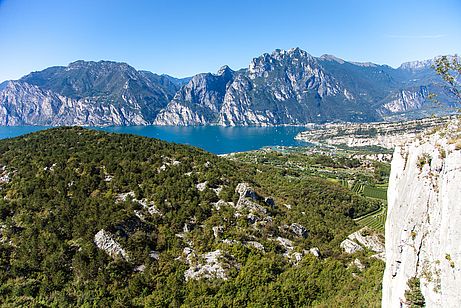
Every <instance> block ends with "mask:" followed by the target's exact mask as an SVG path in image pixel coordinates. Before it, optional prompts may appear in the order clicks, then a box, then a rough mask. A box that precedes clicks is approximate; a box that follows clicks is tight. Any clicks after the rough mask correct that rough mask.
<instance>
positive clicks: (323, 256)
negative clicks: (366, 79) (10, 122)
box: [0, 127, 384, 307]
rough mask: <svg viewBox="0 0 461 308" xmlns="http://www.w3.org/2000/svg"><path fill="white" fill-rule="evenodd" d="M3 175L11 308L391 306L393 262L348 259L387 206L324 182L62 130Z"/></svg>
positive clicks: (3, 251)
mask: <svg viewBox="0 0 461 308" xmlns="http://www.w3.org/2000/svg"><path fill="white" fill-rule="evenodd" d="M316 163H318V164H321V163H322V162H321V161H318V162H316ZM346 163H348V164H349V163H350V164H352V165H354V164H356V162H355V161H352V162H349V161H347V162H346ZM0 175H1V177H0V303H1V305H2V307H69V306H81V307H93V306H94V307H109V306H110V307H127V306H128V307H144V306H146V307H193V306H200V307H235V306H249V307H306V306H314V307H333V306H334V307H379V306H380V302H381V278H382V272H383V269H384V263H383V262H382V261H380V260H377V259H374V258H369V256H370V254H371V253H370V252H368V251H361V252H358V253H356V254H354V255H347V254H345V253H343V252H342V250H341V248H340V247H339V245H340V243H341V241H343V240H344V239H345V238H346V237H347V236H348V235H349V234H350V233H352V232H354V231H356V230H358V229H359V228H360V226H359V225H358V224H357V223H356V222H355V221H354V219H355V218H357V217H360V216H363V215H365V214H367V213H370V212H373V211H376V210H377V209H379V208H380V202H379V201H378V200H377V199H376V200H374V199H371V198H365V197H363V196H361V195H359V194H357V193H354V192H353V191H352V190H350V189H348V188H346V187H344V186H342V185H341V183H340V182H339V181H338V182H334V181H331V180H328V179H326V178H323V177H321V176H319V175H318V174H316V173H312V174H308V175H302V176H300V175H299V174H297V173H296V172H286V171H284V170H283V169H281V168H277V167H274V166H270V165H262V164H252V163H248V162H241V161H238V160H229V159H226V158H223V157H219V156H216V155H213V154H210V153H207V152H205V151H203V150H200V149H197V148H194V147H190V146H184V145H178V144H173V143H167V142H163V141H160V140H156V139H151V138H145V137H139V136H133V135H126V134H110V133H105V132H100V131H94V130H89V129H84V128H77V127H63V128H53V129H48V130H45V131H40V132H37V133H33V134H29V135H24V136H21V137H18V138H13V139H7V140H1V141H0ZM379 176H380V175H379V174H378V175H376V177H377V179H378V180H379ZM242 183H245V186H246V187H250V188H251V189H248V190H247V191H246V192H245V193H247V195H245V196H244V198H243V197H242V194H241V193H240V192H239V191H238V188H239V187H242V185H241V184H242ZM236 188H237V191H236ZM101 230H104V231H105V232H107V234H111V236H112V237H111V239H112V240H113V242H111V243H114V242H116V243H117V245H118V246H117V247H122V248H123V250H124V252H125V254H121V253H119V254H114V255H111V254H109V253H107V252H106V251H105V250H103V249H101V248H98V245H97V244H96V240H95V235H96V234H97V233H98V232H100V231H101ZM112 247H114V245H112ZM313 248H317V250H318V252H319V253H317V254H314V253H310V251H311V249H313ZM217 251H219V253H216V255H218V261H215V263H214V264H213V266H214V268H215V269H216V268H217V269H218V272H219V275H217V276H216V277H214V276H213V275H208V276H207V275H204V276H203V277H198V278H197V277H196V278H190V277H189V279H188V278H187V275H186V274H185V273H192V274H191V275H198V274H197V273H200V270H199V268H200V267H199V266H198V265H199V264H203V263H206V262H208V261H207V258H209V257H207V256H208V255H207V254H209V253H210V252H217ZM356 258H358V259H359V260H360V261H361V263H362V264H363V265H365V268H364V269H359V268H358V267H357V266H356V265H354V263H353V260H354V259H356ZM217 263H219V264H217ZM191 268H192V270H191ZM193 268H195V271H194V270H193Z"/></svg>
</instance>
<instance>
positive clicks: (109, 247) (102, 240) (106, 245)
mask: <svg viewBox="0 0 461 308" xmlns="http://www.w3.org/2000/svg"><path fill="white" fill-rule="evenodd" d="M94 243H95V244H96V246H97V247H98V248H99V249H101V250H104V251H105V252H106V253H107V254H108V255H109V256H111V257H112V258H113V259H116V258H122V259H124V260H126V261H129V257H128V254H127V253H126V251H125V249H123V248H122V246H121V245H120V244H119V243H117V241H116V240H115V239H114V237H113V235H112V234H111V233H110V232H107V231H105V230H104V229H101V230H99V232H98V233H96V234H95V236H94Z"/></svg>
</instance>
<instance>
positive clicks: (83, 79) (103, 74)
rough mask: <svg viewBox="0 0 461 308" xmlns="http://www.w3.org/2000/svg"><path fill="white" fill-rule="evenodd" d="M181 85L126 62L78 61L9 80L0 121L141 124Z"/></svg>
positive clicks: (2, 96) (0, 98)
mask: <svg viewBox="0 0 461 308" xmlns="http://www.w3.org/2000/svg"><path fill="white" fill-rule="evenodd" d="M178 88H179V85H178V84H175V83H173V82H171V81H170V79H169V78H168V77H166V76H158V75H155V74H153V73H150V72H145V71H140V72H138V71H136V70H135V69H134V68H132V67H131V66H129V65H127V64H125V63H116V62H109V61H100V62H85V61H77V62H74V63H71V64H69V66H67V67H51V68H48V69H45V70H43V71H40V72H34V73H31V74H29V75H27V76H25V77H23V78H21V79H20V80H18V81H12V82H9V83H7V85H6V87H5V88H4V89H3V90H2V91H1V92H0V102H1V106H2V107H3V108H2V114H1V116H0V120H1V122H0V123H1V124H2V125H26V124H29V125H31V124H32V125H70V124H78V125H145V124H149V123H151V122H152V121H153V119H154V117H155V116H156V115H157V113H158V111H159V110H160V109H161V108H163V107H164V106H166V104H167V103H168V102H169V101H170V100H171V98H172V97H173V95H174V93H175V92H176V91H177V90H178Z"/></svg>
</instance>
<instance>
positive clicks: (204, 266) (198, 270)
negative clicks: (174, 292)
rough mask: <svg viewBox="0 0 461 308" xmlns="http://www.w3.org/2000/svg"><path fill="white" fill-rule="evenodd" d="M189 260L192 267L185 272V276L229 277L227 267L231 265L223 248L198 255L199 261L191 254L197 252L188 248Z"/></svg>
mask: <svg viewBox="0 0 461 308" xmlns="http://www.w3.org/2000/svg"><path fill="white" fill-rule="evenodd" d="M186 253H187V259H186V260H187V262H188V263H189V265H190V267H189V269H187V270H186V271H185V272H184V278H185V279H186V281H188V280H191V279H192V280H197V279H223V280H226V279H227V274H226V268H229V267H230V264H229V263H228V262H227V261H228V260H226V258H225V257H224V255H223V253H222V252H221V250H219V249H218V250H215V251H211V252H208V253H206V254H203V255H200V256H198V257H197V259H198V261H195V260H193V259H192V258H191V257H190V256H191V255H193V254H195V253H194V252H193V251H191V250H190V249H189V250H187V252H186Z"/></svg>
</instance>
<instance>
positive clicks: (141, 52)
mask: <svg viewBox="0 0 461 308" xmlns="http://www.w3.org/2000/svg"><path fill="white" fill-rule="evenodd" d="M291 47H300V48H302V49H304V50H306V51H308V52H309V53H311V54H312V55H314V56H320V55H322V54H325V53H328V54H333V55H336V56H338V57H340V58H343V59H346V60H351V61H371V62H375V63H380V64H389V65H391V66H394V67H396V66H398V65H400V63H402V62H405V61H410V60H422V59H428V58H432V57H434V56H437V55H440V54H454V53H458V54H460V53H461V1H460V0H419V1H414V0H405V1H403V0H400V1H397V0H387V1H381V0H336V1H333V0H323V1H310V0H304V1H301V0H285V1H280V0H279V1H272V0H264V1H263V0H260V1H257V0H228V1H221V0H206V1H200V0H196V1H190V0H189V1H187V0H183V1H179V0H151V1H142V0H131V1H127V0H125V1H121V0H91V1H90V0H78V1H77V0H40V1H34V0H29V1H27V0H0V81H3V80H6V79H17V78H19V77H21V76H23V75H25V74H27V73H29V72H31V71H37V70H41V69H44V68H46V67H49V66H54V65H67V64H68V63H70V62H73V61H75V60H79V59H83V60H114V61H123V62H127V63H129V64H130V65H132V66H134V67H135V68H137V69H145V70H150V71H152V72H156V73H167V74H170V75H173V76H177V77H184V76H190V75H193V74H196V73H199V72H210V71H211V72H215V71H217V70H218V69H219V67H220V66H222V65H224V64H228V65H229V66H230V67H231V68H233V69H238V68H242V67H247V66H248V64H249V62H250V61H251V59H252V58H253V57H256V56H258V55H260V54H262V53H264V52H271V51H272V50H274V49H276V48H281V49H288V48H291Z"/></svg>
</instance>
